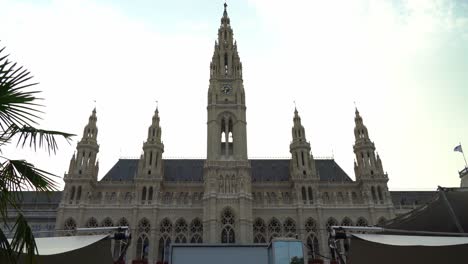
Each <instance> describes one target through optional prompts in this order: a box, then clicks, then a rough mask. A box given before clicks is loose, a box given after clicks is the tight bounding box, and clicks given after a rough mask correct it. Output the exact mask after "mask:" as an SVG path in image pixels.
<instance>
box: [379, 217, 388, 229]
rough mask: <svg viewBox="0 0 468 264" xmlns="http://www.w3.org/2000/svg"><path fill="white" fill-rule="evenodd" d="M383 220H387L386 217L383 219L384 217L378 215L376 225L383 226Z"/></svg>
mask: <svg viewBox="0 0 468 264" xmlns="http://www.w3.org/2000/svg"><path fill="white" fill-rule="evenodd" d="M385 222H387V219H385V217H383V216H382V217H380V218H379V220H378V221H377V226H380V227H382V226H384V225H385Z"/></svg>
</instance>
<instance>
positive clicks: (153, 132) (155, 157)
mask: <svg viewBox="0 0 468 264" xmlns="http://www.w3.org/2000/svg"><path fill="white" fill-rule="evenodd" d="M159 121H160V119H159V110H158V108H157V107H156V110H155V111H154V115H153V118H152V121H151V125H150V126H149V128H148V137H147V139H146V142H144V143H143V155H142V156H141V157H140V162H139V173H138V177H139V178H148V177H149V178H159V179H162V169H163V166H162V154H163V152H164V144H163V143H162V141H161V126H160V125H159Z"/></svg>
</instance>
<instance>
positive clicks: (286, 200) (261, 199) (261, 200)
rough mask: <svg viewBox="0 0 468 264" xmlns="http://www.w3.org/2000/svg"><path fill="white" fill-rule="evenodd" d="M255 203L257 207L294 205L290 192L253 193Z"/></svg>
mask: <svg viewBox="0 0 468 264" xmlns="http://www.w3.org/2000/svg"><path fill="white" fill-rule="evenodd" d="M252 199H253V202H254V203H255V204H257V205H279V204H292V203H293V197H292V196H291V193H290V192H253V193H252Z"/></svg>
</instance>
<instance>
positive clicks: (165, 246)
mask: <svg viewBox="0 0 468 264" xmlns="http://www.w3.org/2000/svg"><path fill="white" fill-rule="evenodd" d="M170 246H171V238H170V237H169V236H168V235H167V234H165V235H163V236H162V237H161V238H160V239H159V248H158V260H159V261H161V262H163V263H165V262H167V260H168V258H169V248H170Z"/></svg>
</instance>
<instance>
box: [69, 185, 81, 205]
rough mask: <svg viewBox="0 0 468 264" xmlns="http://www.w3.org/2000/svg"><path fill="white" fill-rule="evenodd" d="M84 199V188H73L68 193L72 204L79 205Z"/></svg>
mask: <svg viewBox="0 0 468 264" xmlns="http://www.w3.org/2000/svg"><path fill="white" fill-rule="evenodd" d="M81 199H82V187H81V185H79V186H72V187H71V188H70V189H69V191H68V202H69V203H70V204H74V203H79V202H80V200H81Z"/></svg>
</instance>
